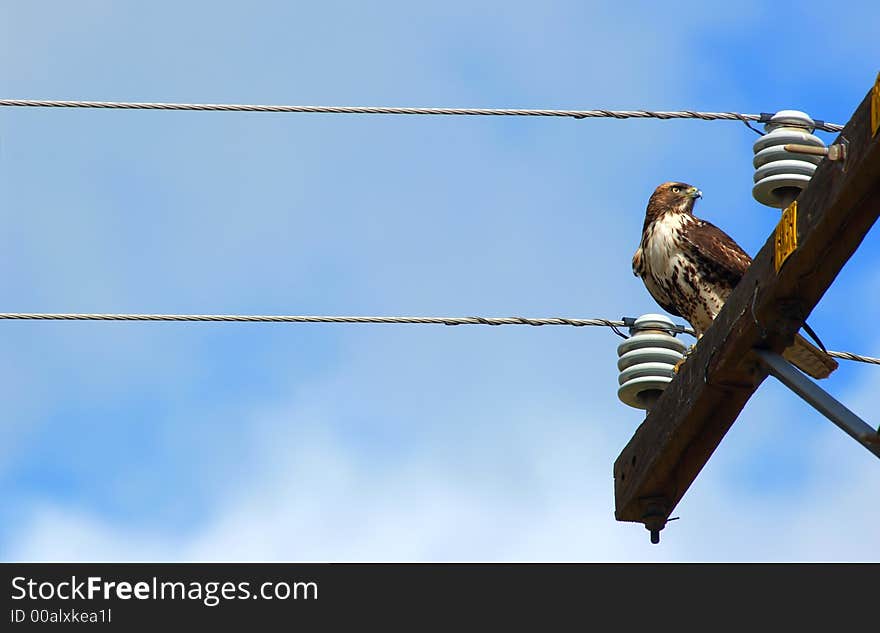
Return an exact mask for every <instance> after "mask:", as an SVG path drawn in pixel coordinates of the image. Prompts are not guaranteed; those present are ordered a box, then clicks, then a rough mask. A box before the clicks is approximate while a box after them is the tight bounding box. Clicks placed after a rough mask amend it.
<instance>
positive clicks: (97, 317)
mask: <svg viewBox="0 0 880 633" xmlns="http://www.w3.org/2000/svg"><path fill="white" fill-rule="evenodd" d="M0 320H6V321H172V322H175V321H176V322H202V323H204V322H208V323H385V324H416V325H492V326H498V325H531V326H534V327H540V326H543V325H568V326H572V327H587V326H597V327H610V328H611V329H613V330H614V331H615V332H616V333H618V334H619V335H621V336H625V335H624V334H622V333H621V332H620V330H619V328H622V327H627V326H628V325H629V324H630V323H629V322H628V320H612V319H569V318H565V317H541V318H529V317H520V316H512V317H480V316H472V317H414V316H296V315H281V314H277V315H259V314H84V313H63V312H59V313H36V312H5V313H0ZM674 331H675V332H677V333H682V334H690V335H691V336H693V334H694V332H693V330H691V329H690V328H687V327H685V326H677V327H676V329H675V330H674ZM828 354H829V355H830V356H833V357H835V358H841V359H843V360H851V361H858V362H861V363H870V364H872V365H880V358H873V357H871V356H862V355H860V354H853V353H852V352H833V351H829V352H828Z"/></svg>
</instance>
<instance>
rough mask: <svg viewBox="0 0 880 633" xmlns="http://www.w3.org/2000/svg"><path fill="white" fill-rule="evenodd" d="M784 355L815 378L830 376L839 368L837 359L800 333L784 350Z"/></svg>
mask: <svg viewBox="0 0 880 633" xmlns="http://www.w3.org/2000/svg"><path fill="white" fill-rule="evenodd" d="M782 357H783V358H785V360H787V361H788V362H790V363H791V364H792V365H794V366H795V367H797V368H798V369H800V370H801V371H802V372H804V373H805V374H807V375H808V376H812V377H813V378H828V376H830V375H831V372H833V371H834V370H835V369H837V361H836V360H834V359H833V358H831V356H829V355H828V354H826V353H825V352H823V351H822V350H821V349H819V348H818V347H816V346H815V345H813V344H812V343H810V342H809V341H808V340H807V339H805V338H804V337H803V336H801V335H800V334H797V335H796V336H795V337H794V344H793V345H792V346H791V347H788V348H786V350H785V351H784V352H782Z"/></svg>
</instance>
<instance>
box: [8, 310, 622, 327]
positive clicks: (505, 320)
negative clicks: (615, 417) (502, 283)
mask: <svg viewBox="0 0 880 633" xmlns="http://www.w3.org/2000/svg"><path fill="white" fill-rule="evenodd" d="M0 320H17V321H193V322H195V321H200V322H219V323H228V322H233V323H393V324H405V323H408V324H421V325H426V324H433V325H532V326H542V325H569V326H574V327H584V326H605V327H612V328H613V327H624V322H623V321H612V320H609V319H567V318H562V317H553V318H526V317H488V318H487V317H411V316H293V315H249V314H248V315H242V314H72V313H52V314H49V313H22V312H15V313H12V312H8V313H0Z"/></svg>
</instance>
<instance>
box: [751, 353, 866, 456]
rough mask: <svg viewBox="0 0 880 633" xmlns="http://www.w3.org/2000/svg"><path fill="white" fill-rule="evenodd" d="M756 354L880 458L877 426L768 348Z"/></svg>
mask: <svg viewBox="0 0 880 633" xmlns="http://www.w3.org/2000/svg"><path fill="white" fill-rule="evenodd" d="M755 353H756V354H757V355H758V358H759V359H760V360H761V362H762V363H764V365H766V367H767V369H768V370H769V371H770V373H771V374H772V375H773V376H774V377H775V378H776V379H777V380H779V382H781V383H782V384H783V385H785V386H786V387H788V388H789V389H791V390H792V391H794V392H795V393H796V394H797V395H799V396H800V397H801V398H803V399H804V400H805V401H806V402H807V403H808V404H809V405H810V406H812V407H813V408H814V409H816V410H817V411H819V413H821V414H822V415H824V416H825V417H826V418H828V419H829V420H831V421H832V422H834V424H836V425H837V426H838V427H840V428H841V429H842V430H843V431H844V432H846V434H847V435H849V436H850V437H852V438H853V439H854V440H855V441H857V442H858V443H859V444H861V445H862V446H864V447H865V448H867V449H868V450H869V451H871V452H872V453H873V454H874V455H876V456H877V457H880V443H878V439H880V435H878V432H877V431H876V430H875V429H874V428H873V427H871V426H870V425H868V423H866V422H865V421H864V420H862V419H861V418H860V417H859V416H857V415H856V414H855V413H853V412H852V411H850V410H849V409H847V408H846V407H845V406H844V405H843V404H841V403H840V402H838V401H837V400H835V399H834V398H832V397H831V396H830V395H829V394H828V393H827V392H826V391H825V390H824V389H822V388H821V387H820V386H819V385H817V384H816V383H814V382H813V381H812V380H810V379H809V378H807V376H806V375H804V374H802V373H801V372H800V371H798V369H797V368H796V367H795V366H794V365H792V364H791V363H789V362H788V361H787V360H785V359H784V358H783V357H782V356H780V355H779V354H777V353H775V352H771V351H769V350H765V349H756V350H755Z"/></svg>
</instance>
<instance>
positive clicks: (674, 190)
mask: <svg viewBox="0 0 880 633" xmlns="http://www.w3.org/2000/svg"><path fill="white" fill-rule="evenodd" d="M679 191H681V187H673V188H672V193H678V192H679Z"/></svg>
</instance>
